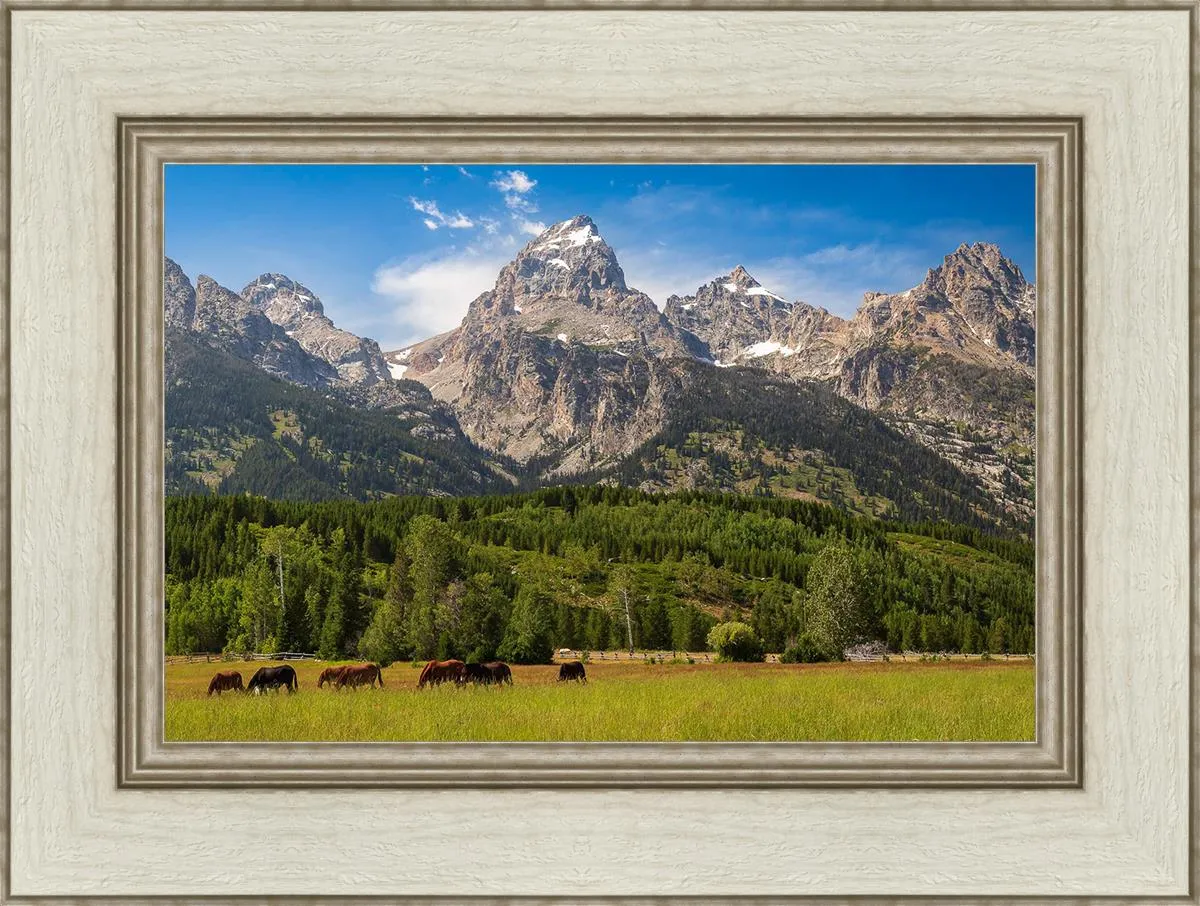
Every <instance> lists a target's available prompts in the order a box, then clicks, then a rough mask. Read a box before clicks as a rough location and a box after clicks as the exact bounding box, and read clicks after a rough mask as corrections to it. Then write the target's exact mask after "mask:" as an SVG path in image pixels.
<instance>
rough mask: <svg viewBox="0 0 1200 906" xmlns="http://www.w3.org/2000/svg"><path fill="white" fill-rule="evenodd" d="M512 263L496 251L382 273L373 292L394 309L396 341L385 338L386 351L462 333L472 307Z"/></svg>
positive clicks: (456, 254)
mask: <svg viewBox="0 0 1200 906" xmlns="http://www.w3.org/2000/svg"><path fill="white" fill-rule="evenodd" d="M508 257H509V256H508V255H507V254H504V253H497V252H493V251H479V250H475V249H466V250H451V251H449V252H447V253H445V254H443V255H442V256H440V257H437V258H433V259H424V260H410V261H404V262H401V263H399V264H393V265H386V266H383V267H380V268H379V269H378V270H376V271H375V277H374V280H373V282H372V285H371V289H372V291H373V292H374V293H376V294H377V295H379V296H382V297H383V298H384V299H385V300H387V302H388V303H390V305H391V306H392V308H391V319H390V324H389V326H388V332H389V334H390V337H387V336H385V337H383V338H382V340H383V344H384V349H385V350H390V349H398V348H401V347H403V346H408V345H411V344H412V343H415V342H418V341H419V340H425V339H428V338H429V337H432V336H434V335H435V334H439V333H443V332H445V331H447V330H450V329H452V328H454V327H457V326H458V324H459V323H460V322H461V321H462V319H463V315H465V314H466V313H467V307H468V306H469V305H470V304H471V301H472V300H473V299H475V297H476V296H478V295H479V294H480V293H482V292H485V291H487V290H489V289H491V288H492V287H493V286H494V285H495V283H496V274H497V272H498V271H499V270H500V268H501V267H503V266H504V265H505V264H506V263H507V262H508Z"/></svg>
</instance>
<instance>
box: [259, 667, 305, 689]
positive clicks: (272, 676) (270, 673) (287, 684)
mask: <svg viewBox="0 0 1200 906" xmlns="http://www.w3.org/2000/svg"><path fill="white" fill-rule="evenodd" d="M280 686H283V687H284V688H285V689H287V691H288V693H289V694H291V693H292V692H295V691H296V690H297V689H299V688H300V684H299V683H298V682H297V681H296V671H295V669H294V668H293V667H292V665H291V664H284V665H283V666H282V667H259V668H258V671H257V672H256V673H255V674H254V676H252V677H250V685H248V686H247V687H246V691H248V692H256V693H257V692H266V691H267V690H268V689H278V688H279V687H280Z"/></svg>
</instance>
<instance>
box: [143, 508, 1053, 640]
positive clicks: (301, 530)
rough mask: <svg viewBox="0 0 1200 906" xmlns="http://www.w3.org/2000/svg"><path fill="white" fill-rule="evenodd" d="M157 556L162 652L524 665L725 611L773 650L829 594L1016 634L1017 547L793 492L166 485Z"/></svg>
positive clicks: (1027, 594)
mask: <svg viewBox="0 0 1200 906" xmlns="http://www.w3.org/2000/svg"><path fill="white" fill-rule="evenodd" d="M166 551H167V554H166V568H167V602H166V604H167V619H166V623H167V640H166V641H167V651H168V653H180V652H187V651H220V650H226V651H232V652H239V653H240V652H246V651H270V650H281V649H290V650H306V651H316V652H319V653H320V654H322V655H323V656H324V657H329V658H332V657H340V656H361V657H367V658H371V659H373V660H379V661H383V662H390V661H392V660H396V659H401V658H428V657H434V656H437V657H448V656H459V657H467V658H473V659H474V658H479V659H482V658H488V657H492V656H496V655H498V656H500V657H502V658H505V659H507V660H511V661H514V662H537V661H544V660H546V659H548V658H549V656H550V653H551V652H552V651H553V649H555V648H557V647H571V648H577V649H611V648H620V647H625V646H626V644H627V643H628V634H629V633H630V632H632V635H633V643H634V644H635V645H636V646H638V647H640V648H654V649H676V650H697V649H703V648H704V647H705V639H706V636H707V633H708V630H709V629H710V628H711V626H712V625H713V624H714V623H715V622H716V621H718V620H721V621H725V620H728V619H733V618H736V619H741V620H744V621H746V622H749V623H750V624H751V625H752V626H753V627H754V629H755V631H756V632H757V633H758V635H759V636H760V637H761V639H762V640H763V642H764V643H765V645H766V648H767V650H769V651H782V650H784V649H785V648H786V647H787V646H789V645H790V644H791V643H793V642H794V641H795V640H796V639H797V638H798V637H801V636H804V635H805V634H806V633H807V634H811V633H812V632H813V631H814V627H815V626H816V625H817V622H818V617H819V616H820V615H822V614H824V613H826V612H828V610H829V609H830V608H831V607H844V606H846V605H849V606H852V607H853V608H856V609H857V611H858V612H859V613H860V614H861V625H859V626H858V627H857V629H856V633H857V635H858V636H860V637H862V638H880V639H886V640H887V642H888V644H889V646H890V647H892V648H893V649H908V650H948V651H965V652H981V651H989V650H990V651H994V652H999V651H1020V652H1025V651H1032V650H1033V613H1034V583H1033V550H1032V546H1031V545H1030V544H1028V543H1026V542H1024V541H1021V540H1007V539H1004V538H1000V537H996V536H994V535H990V534H986V533H983V532H980V531H979V530H978V529H977V528H972V527H967V526H956V525H950V524H947V523H944V522H943V523H933V522H928V523H900V522H887V521H880V520H875V519H869V518H864V517H859V516H854V515H851V514H849V513H847V512H845V511H844V510H841V509H836V508H834V507H831V506H827V505H822V504H816V503H810V502H805V501H801V500H788V499H779V498H756V497H750V496H743V495H730V494H720V493H701V492H683V493H675V494H647V493H644V492H640V491H637V490H633V489H630V488H621V487H596V486H589V487H558V488H547V489H542V490H538V491H535V492H533V493H528V494H516V495H503V496H500V495H497V496H482V497H468V498H455V499H449V498H438V497H430V496H409V497H395V498H389V499H385V500H379V501H372V502H367V503H359V502H352V501H331V502H324V503H301V502H287V501H278V500H267V499H263V498H258V497H250V496H247V495H242V496H191V497H176V498H169V499H168V500H167V502H166ZM834 598H836V600H833V599H834ZM626 605H628V608H629V621H628V625H627V622H626V617H625V613H626V609H625V608H626Z"/></svg>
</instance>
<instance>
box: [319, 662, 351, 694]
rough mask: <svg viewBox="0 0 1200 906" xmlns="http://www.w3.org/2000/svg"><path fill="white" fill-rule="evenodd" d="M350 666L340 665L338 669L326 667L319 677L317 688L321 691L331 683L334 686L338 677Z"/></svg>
mask: <svg viewBox="0 0 1200 906" xmlns="http://www.w3.org/2000/svg"><path fill="white" fill-rule="evenodd" d="M349 666H350V665H349V664H339V665H338V666H336V667H326V668H325V669H324V670H322V671H321V675H320V676H319V677H317V688H318V689H320V688H321V687H322V686H324V685H325V684H326V683H329V685H331V686H332V685H334V684H335V683H336V682H337V679H338V677H339V676H341V675H342V671H344V670H345V669H346V668H347V667H349Z"/></svg>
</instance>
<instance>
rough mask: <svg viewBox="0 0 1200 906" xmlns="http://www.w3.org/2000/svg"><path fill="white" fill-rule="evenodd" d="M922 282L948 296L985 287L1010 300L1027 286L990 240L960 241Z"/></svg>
mask: <svg viewBox="0 0 1200 906" xmlns="http://www.w3.org/2000/svg"><path fill="white" fill-rule="evenodd" d="M922 285H923V286H924V287H926V288H927V289H930V290H933V291H935V292H941V293H943V294H944V295H946V296H947V297H949V298H955V297H960V296H964V295H966V294H968V293H970V292H972V291H974V290H978V289H986V290H988V291H989V292H990V293H995V294H998V295H1001V296H1004V297H1007V298H1010V299H1015V298H1017V297H1018V296H1020V295H1022V294H1024V293H1025V291H1026V289H1027V288H1028V286H1029V284H1028V282H1027V281H1026V280H1025V275H1024V274H1022V273H1021V268H1020V267H1018V266H1017V265H1016V264H1015V263H1014V262H1013V261H1010V260H1009V259H1008V258H1005V257H1004V255H1003V254H1002V253H1001V251H1000V248H999V247H998V246H996V245H995V244H993V243H991V242H976V243H973V244H971V245H968V244H967V243H965V242H964V243H963V244H962V245H960V246H959V247H958V248H956V249H955V250H954V251H953V252H951V253H950V254H949V255H947V256H946V257H945V259H944V260H943V262H942V264H941V266H940V267H936V268H932V269H930V271H929V273H928V274H926V275H925V282H924V283H923V284H922Z"/></svg>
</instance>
